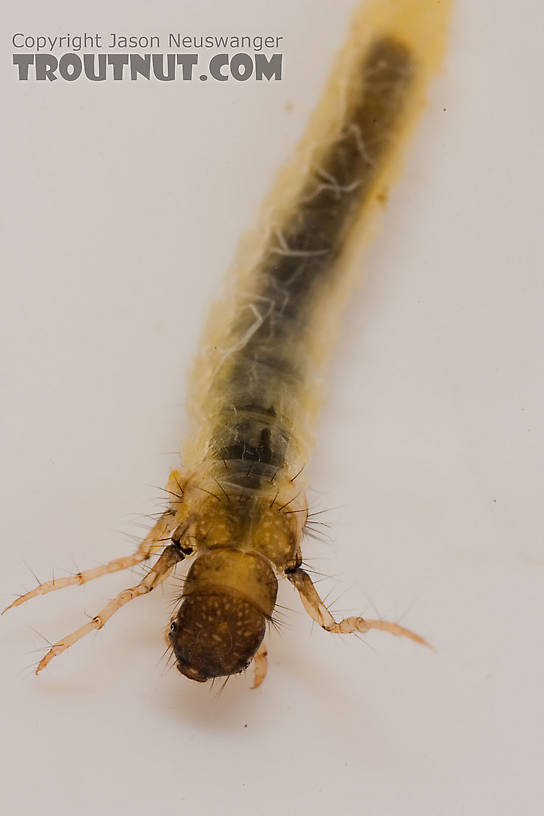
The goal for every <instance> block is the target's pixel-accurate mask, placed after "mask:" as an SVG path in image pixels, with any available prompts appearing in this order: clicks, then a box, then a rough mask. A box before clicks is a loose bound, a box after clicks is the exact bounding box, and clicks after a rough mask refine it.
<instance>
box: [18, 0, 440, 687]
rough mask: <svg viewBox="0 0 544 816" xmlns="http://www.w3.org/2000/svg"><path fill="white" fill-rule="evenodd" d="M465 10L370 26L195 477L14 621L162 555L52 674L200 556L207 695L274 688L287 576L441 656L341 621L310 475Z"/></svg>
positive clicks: (250, 293) (345, 73)
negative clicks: (406, 157)
mask: <svg viewBox="0 0 544 816" xmlns="http://www.w3.org/2000/svg"><path fill="white" fill-rule="evenodd" d="M448 9H449V3H448V2H442V3H434V2H429V0H395V2H391V1H389V0H377V1H376V2H375V3H373V4H372V5H371V6H370V7H365V8H364V9H363V10H362V12H361V11H359V12H358V13H357V14H356V15H355V17H354V20H353V22H352V28H351V34H350V38H349V40H348V43H347V44H346V46H345V48H344V50H343V52H342V53H341V55H340V57H339V60H338V64H337V66H336V69H335V71H334V73H333V76H332V80H331V82H330V85H329V87H328V89H327V90H326V93H325V95H324V98H323V101H322V103H321V105H320V106H319V108H318V110H317V111H316V113H315V114H314V117H313V119H312V122H311V124H310V127H309V130H308V133H307V135H306V137H305V138H304V140H303V141H302V144H301V146H300V148H299V150H298V152H297V155H296V157H295V160H294V162H293V163H291V165H289V167H288V168H287V169H286V170H285V171H284V172H283V173H282V174H281V176H280V178H279V180H278V184H277V186H276V189H275V191H274V192H273V194H272V196H271V198H270V199H269V201H268V203H267V208H266V218H265V219H264V226H263V227H262V228H261V230H260V231H259V232H258V233H257V235H256V237H254V238H253V240H252V241H249V242H246V245H245V246H244V248H243V251H242V254H241V256H240V258H239V259H238V262H237V264H236V275H235V278H234V281H233V285H232V286H231V292H230V295H229V297H227V298H226V299H225V300H224V301H223V302H222V303H220V304H218V305H217V306H216V308H215V310H214V311H213V314H212V319H211V321H210V328H209V330H208V331H207V333H206V335H205V341H204V343H203V348H202V352H201V355H200V357H199V361H198V365H197V367H196V370H195V375H194V377H193V388H192V392H193V393H192V399H191V408H192V413H193V418H194V422H195V433H194V435H193V436H192V437H191V439H190V441H189V443H188V444H187V445H186V446H185V450H184V465H185V466H184V469H183V470H174V471H173V472H172V473H171V474H170V479H169V481H168V485H167V491H168V493H169V495H170V501H169V506H168V508H167V510H166V511H165V512H164V514H163V515H162V517H161V518H160V520H159V521H158V522H157V523H156V524H155V526H154V527H153V529H152V530H151V531H150V533H149V534H148V536H147V537H146V539H145V540H144V541H143V542H142V544H141V545H140V547H139V548H138V551H137V552H136V553H134V554H133V555H129V556H127V557H124V558H117V559H115V560H113V561H111V562H109V563H108V564H106V565H104V566H102V567H97V568H95V569H91V570H87V571H84V572H80V573H78V574H77V575H74V576H70V577H67V578H61V579H57V580H55V581H54V582H53V581H51V582H48V583H44V584H40V585H39V586H38V587H36V588H35V589H34V590H32V591H31V592H29V593H27V594H26V595H22V596H20V597H19V598H17V600H16V601H14V603H13V604H11V606H18V605H20V604H21V603H24V602H25V601H27V600H29V599H30V598H33V597H35V596H36V595H43V594H46V593H48V592H50V591H52V590H56V589H61V588H62V587H65V586H70V585H73V584H82V583H84V582H86V581H89V580H91V579H93V578H98V577H100V576H101V575H104V574H106V573H110V572H116V571H118V570H122V569H126V568H127V567H130V566H133V565H135V564H138V563H141V562H143V561H146V560H147V559H149V558H150V557H151V556H152V555H156V554H158V555H159V557H158V559H157V561H156V562H155V564H154V565H153V566H152V567H151V569H150V570H149V572H148V573H147V574H146V576H145V578H144V579H143V580H142V581H141V582H140V583H138V584H137V585H136V586H133V587H131V588H129V589H126V590H124V591H123V592H121V593H120V594H119V595H118V596H117V597H116V598H115V599H113V600H112V601H110V603H108V604H107V605H106V606H105V607H104V608H103V609H102V610H101V611H100V612H99V613H98V614H97V615H96V616H95V617H94V618H92V619H91V620H90V621H89V622H88V623H86V624H85V625H83V626H82V627H81V628H79V629H77V630H76V631H75V632H72V634H70V635H68V636H67V637H65V638H63V640H61V641H59V642H58V643H55V644H53V646H52V647H51V649H50V650H49V651H48V653H47V654H46V655H45V657H44V658H43V659H42V660H41V661H40V663H39V665H38V667H37V672H39V671H41V670H42V669H44V668H45V667H46V666H47V665H48V664H49V663H50V661H51V660H52V659H53V658H54V657H56V656H57V655H59V654H61V653H62V652H64V651H65V650H66V649H68V648H69V647H70V646H72V645H73V644H74V643H75V642H76V641H78V640H80V639H81V638H82V637H83V636H84V635H86V634H87V633H88V632H91V631H93V630H95V629H100V628H102V626H104V624H105V623H106V622H107V621H108V620H109V618H110V617H111V616H112V615H113V614H114V613H115V612H117V611H118V609H120V608H121V607H122V606H123V605H124V604H126V603H128V602H129V601H131V600H133V599H134V598H136V597H138V596H139V595H144V594H146V593H148V592H150V591H151V590H152V589H154V588H155V587H156V586H158V585H159V584H161V583H162V582H163V581H164V580H165V579H166V578H167V577H168V576H169V575H170V574H171V573H172V571H173V570H174V568H175V567H176V565H177V564H178V563H179V562H181V561H183V560H184V559H186V558H191V557H193V558H194V560H193V562H192V564H191V567H190V569H189V572H188V574H187V577H186V580H185V582H184V585H183V592H182V595H181V599H180V604H179V608H178V609H177V611H176V613H175V615H174V616H173V618H172V620H171V623H170V626H169V630H168V633H167V639H168V641H169V643H170V644H171V646H172V648H173V651H174V654H175V658H176V663H177V667H178V669H179V670H180V672H182V673H183V674H184V675H186V676H187V677H189V678H191V679H192V680H197V681H205V680H208V679H209V678H213V677H218V676H224V675H230V674H234V673H237V672H240V671H242V670H244V669H245V668H246V667H247V666H248V665H249V663H250V662H251V660H252V659H253V660H254V661H255V667H256V673H255V683H254V685H259V683H260V682H261V681H262V679H263V678H264V676H265V673H266V651H265V649H264V648H263V637H264V635H265V629H266V625H267V622H269V621H270V620H271V619H272V614H273V610H274V607H275V603H276V594H277V588H278V583H277V578H278V576H279V577H285V578H287V579H288V580H289V581H290V582H291V584H292V585H293V586H294V587H295V588H296V589H297V591H298V593H299V595H300V598H301V600H302V603H303V605H304V608H305V609H306V611H307V612H308V614H309V615H310V617H311V618H313V619H314V620H315V621H317V622H318V623H319V624H320V625H321V626H322V627H323V628H324V629H326V630H327V631H329V632H335V633H349V632H367V631H368V630H370V629H381V630H382V631H386V632H389V633H391V634H395V635H401V636H404V637H407V638H410V639H411V640H414V641H416V642H418V643H425V641H424V640H423V638H421V637H420V636H419V635H416V634H415V633H414V632H411V631H410V630H408V629H405V628H404V627H401V626H399V625H398V624H395V623H390V622H387V621H383V620H368V619H364V618H362V617H350V618H346V619H345V620H342V621H339V622H337V621H335V619H334V618H333V616H332V615H331V613H330V612H329V610H328V609H327V608H326V606H325V605H324V604H323V602H322V601H321V600H320V598H319V596H318V594H317V592H316V590H315V588H314V586H313V584H312V581H311V579H310V577H309V576H308V574H307V573H306V572H305V571H304V570H303V569H302V567H301V563H302V556H301V541H302V538H303V535H304V531H305V526H306V524H307V518H308V510H307V503H306V498H305V493H304V484H303V476H302V472H303V470H304V466H305V464H306V461H307V456H308V450H309V447H310V445H311V438H312V429H313V425H314V421H315V417H316V414H317V409H318V407H319V402H320V399H319V381H320V378H321V376H322V373H323V369H324V366H325V363H326V358H327V355H328V350H329V348H330V346H331V336H332V335H333V334H334V333H335V331H336V327H337V324H338V321H339V317H340V315H341V308H342V305H343V302H344V301H345V299H346V296H347V293H348V292H349V287H350V283H351V278H352V274H351V272H352V271H353V270H351V269H350V264H349V260H348V249H349V243H350V242H351V243H355V241H354V236H355V235H356V233H358V232H359V229H358V228H359V227H365V228H367V227H368V225H369V223H370V222H371V220H372V218H373V213H374V210H375V209H376V207H377V204H376V202H377V201H378V200H379V198H380V196H382V195H383V191H384V189H386V188H387V186H388V184H389V183H390V182H391V180H392V178H393V176H394V173H395V168H396V164H397V163H398V161H397V159H398V156H399V151H400V147H401V146H402V144H403V143H404V142H405V137H406V134H407V132H408V130H409V128H410V126H411V124H412V122H413V121H414V119H415V116H416V114H417V112H418V111H419V110H420V108H421V106H422V101H423V97H424V91H425V87H426V85H427V82H428V80H429V78H430V76H431V75H432V72H433V71H434V69H435V68H436V67H437V66H438V65H439V63H440V58H441V54H442V51H443V43H444V35H445V26H446V21H447V16H448ZM367 233H368V229H367ZM8 608H11V607H8Z"/></svg>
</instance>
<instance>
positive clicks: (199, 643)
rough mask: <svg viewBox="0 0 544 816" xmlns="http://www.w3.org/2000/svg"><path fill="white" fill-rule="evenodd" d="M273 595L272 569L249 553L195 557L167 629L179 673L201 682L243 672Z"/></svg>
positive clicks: (256, 645)
mask: <svg viewBox="0 0 544 816" xmlns="http://www.w3.org/2000/svg"><path fill="white" fill-rule="evenodd" d="M277 591H278V582H277V580H276V576H275V575H274V571H273V569H272V567H271V566H270V564H269V562H268V561H267V560H266V559H265V558H263V557H262V556H261V555H258V554H257V553H255V552H246V551H243V550H239V549H235V548H231V547H220V548H217V549H214V550H211V551H210V552H208V553H205V554H204V555H201V556H199V557H198V558H197V559H196V561H194V563H193V564H192V566H191V569H190V570H189V572H188V574H187V578H186V580H185V583H184V588H183V595H182V600H181V605H180V608H179V610H178V613H177V615H176V617H175V619H174V620H173V621H172V623H171V625H170V632H169V639H170V643H171V645H172V648H173V650H174V654H175V657H176V661H177V667H178V669H179V671H180V672H181V673H182V674H184V675H185V676H186V677H188V678H190V679H191V680H196V681H198V682H205V681H206V680H209V679H211V678H213V677H223V676H225V675H230V674H237V673H238V672H241V671H243V670H244V669H246V668H247V667H248V666H249V664H250V662H251V660H252V658H253V656H254V655H255V652H256V651H257V649H258V648H259V646H260V644H261V641H262V639H263V637H264V634H265V631H266V623H267V621H268V620H270V617H271V615H272V611H273V609H274V605H275V603H276V595H277Z"/></svg>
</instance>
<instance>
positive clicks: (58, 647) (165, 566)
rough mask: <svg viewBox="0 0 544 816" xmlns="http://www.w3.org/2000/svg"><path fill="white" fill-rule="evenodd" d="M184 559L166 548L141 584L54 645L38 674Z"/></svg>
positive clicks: (156, 584)
mask: <svg viewBox="0 0 544 816" xmlns="http://www.w3.org/2000/svg"><path fill="white" fill-rule="evenodd" d="M183 558H184V556H183V553H182V552H181V550H180V549H179V548H177V547H175V546H172V545H170V546H168V547H166V549H165V550H164V551H163V553H162V555H161V556H160V558H159V559H158V561H157V563H156V564H155V565H154V566H153V567H152V568H151V569H150V571H149V572H148V573H147V575H146V576H145V578H144V579H143V580H142V581H140V583H139V584H136V586H133V587H130V588H129V589H125V590H123V592H120V593H119V595H117V597H116V598H114V599H113V600H112V601H110V602H109V603H108V604H106V606H105V607H104V608H103V609H101V610H100V612H99V613H98V615H95V617H94V618H92V620H90V621H89V623H86V624H85V625H84V626H81V627H80V628H79V629H76V631H75V632H72V633H71V634H70V635H67V636H66V637H65V638H64V639H63V640H62V641H60V642H59V643H54V644H53V646H52V647H51V648H50V649H49V651H48V652H47V654H46V655H45V657H43V658H42V659H41V660H40V662H39V664H38V668H37V669H36V674H38V673H39V672H41V671H42V669H45V667H46V666H47V665H48V664H49V663H50V662H51V660H53V658H54V657H57V655H59V654H62V652H65V651H66V649H69V648H70V646H73V645H74V643H77V641H78V640H81V638H82V637H85V635H88V634H89V632H92V631H93V630H95V629H102V627H103V626H104V624H105V623H106V622H107V621H108V620H109V619H110V618H111V616H112V615H114V614H115V613H116V612H117V611H118V610H119V609H121V607H122V606H124V605H125V604H126V603H128V602H129V601H133V600H134V598H138V597H139V596H140V595H145V594H147V593H148V592H151V590H153V589H155V587H156V586H158V585H159V584H161V583H162V582H163V581H164V580H165V579H166V578H167V577H168V575H169V574H170V573H171V571H172V569H173V568H174V567H175V565H176V564H177V563H178V561H182V560H183Z"/></svg>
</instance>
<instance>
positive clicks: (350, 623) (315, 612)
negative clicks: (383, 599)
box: [286, 569, 431, 648]
mask: <svg viewBox="0 0 544 816" xmlns="http://www.w3.org/2000/svg"><path fill="white" fill-rule="evenodd" d="M286 577H287V578H288V579H289V581H290V582H291V583H292V584H293V586H294V587H295V588H296V589H297V590H298V593H299V595H300V600H301V601H302V604H303V606H304V609H305V610H306V612H307V613H308V615H309V616H310V617H311V618H312V619H313V620H314V621H315V622H316V623H318V624H319V625H320V626H322V627H323V629H325V630H326V631H327V632H334V633H336V634H350V633H351V632H368V631H369V630H370V629H380V630H381V631H382V632H389V633H390V634H391V635H399V636H401V637H406V638H409V639H410V640H415V642H416V643H421V644H422V645H423V646H429V648H431V647H430V645H429V644H428V643H427V641H426V640H424V639H423V638H422V637H421V636H420V635H416V633H415V632H412V631H411V630H410V629H405V628H404V626H400V625H399V624H398V623H391V622H389V621H382V620H371V619H368V618H360V617H352V618H344V620H341V621H335V619H334V618H333V616H332V615H331V613H330V612H329V610H328V609H327V607H326V606H325V604H324V603H323V601H322V600H321V598H320V597H319V595H318V594H317V592H316V589H315V587H314V585H313V583H312V580H311V578H310V576H309V575H308V574H307V573H306V572H304V570H302V569H297V570H296V571H295V572H292V573H288V574H287V576H286Z"/></svg>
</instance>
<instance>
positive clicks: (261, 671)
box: [251, 640, 268, 689]
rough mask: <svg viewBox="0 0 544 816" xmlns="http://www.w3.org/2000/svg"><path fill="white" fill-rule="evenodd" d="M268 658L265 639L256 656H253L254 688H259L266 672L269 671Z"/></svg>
mask: <svg viewBox="0 0 544 816" xmlns="http://www.w3.org/2000/svg"><path fill="white" fill-rule="evenodd" d="M267 658H268V649H267V647H266V645H265V642H264V640H263V642H262V643H261V645H260V646H259V648H258V649H257V653H256V655H255V657H254V658H253V662H254V666H253V685H252V686H251V688H252V689H256V688H259V686H260V685H261V683H262V682H263V680H264V678H265V677H266V672H267V671H268V659H267Z"/></svg>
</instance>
